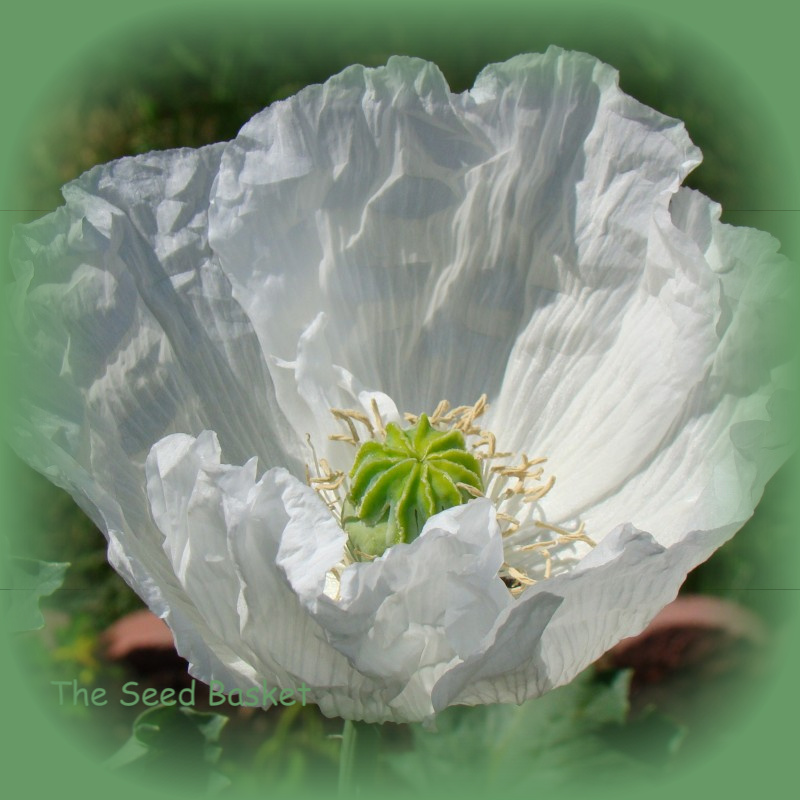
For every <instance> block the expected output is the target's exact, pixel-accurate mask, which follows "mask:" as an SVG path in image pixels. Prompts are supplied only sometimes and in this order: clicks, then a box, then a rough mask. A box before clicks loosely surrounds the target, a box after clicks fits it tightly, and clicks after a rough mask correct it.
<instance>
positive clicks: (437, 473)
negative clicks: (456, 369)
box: [306, 395, 595, 599]
mask: <svg viewBox="0 0 800 800" xmlns="http://www.w3.org/2000/svg"><path fill="white" fill-rule="evenodd" d="M487 408H488V403H487V398H486V395H482V396H481V397H480V398H479V399H478V401H477V402H476V403H475V404H474V405H471V406H456V407H455V408H453V407H451V406H450V404H449V403H448V402H447V401H446V400H442V401H441V402H440V403H439V404H438V405H437V406H436V409H435V410H434V411H433V412H432V413H431V414H430V415H427V414H419V415H417V414H405V415H404V418H405V420H406V422H407V423H408V425H409V427H407V428H401V427H400V426H399V425H396V424H395V423H392V422H390V423H388V424H385V421H384V419H383V418H382V416H381V413H380V411H379V409H378V406H377V403H376V401H375V400H374V399H373V400H372V402H371V409H370V410H371V412H372V413H371V415H370V414H368V413H365V412H364V411H363V410H357V409H340V408H332V409H331V413H332V415H333V417H334V418H335V419H336V420H337V421H338V422H339V423H341V425H342V426H343V427H344V428H345V429H346V430H345V431H343V432H341V433H334V434H331V435H330V436H329V439H331V440H332V441H335V442H343V443H345V444H347V445H349V446H351V447H353V448H354V449H355V450H356V454H355V460H354V462H353V466H352V468H351V469H350V471H349V472H345V471H344V470H341V469H334V468H332V467H331V465H330V464H329V463H328V462H327V461H326V460H325V459H324V458H319V459H318V458H317V454H316V451H315V450H314V446H313V444H312V443H311V439H310V437H308V444H309V448H310V450H311V453H312V455H313V468H312V467H310V466H308V465H307V466H306V480H307V481H308V484H309V485H310V486H312V487H313V488H314V489H315V490H316V491H317V493H318V494H319V496H320V498H321V499H322V500H323V501H324V502H325V504H326V505H327V506H328V508H329V509H330V510H331V513H332V514H333V516H334V517H335V518H336V521H337V522H338V523H339V524H340V525H341V526H342V527H343V528H344V530H345V531H346V532H347V534H348V539H349V546H348V547H347V551H346V553H344V554H343V558H342V561H341V563H340V564H338V565H337V566H336V567H334V568H333V569H332V570H331V571H330V574H329V578H330V581H329V583H330V586H326V590H325V591H326V593H329V595H330V596H331V597H332V598H334V599H336V598H337V597H338V588H337V587H338V586H339V582H340V578H341V573H342V571H343V570H344V569H346V568H347V566H348V565H349V564H351V563H352V562H354V561H364V560H371V559H373V558H376V557H377V556H379V555H381V554H382V553H383V552H385V551H386V549H387V548H388V547H391V546H392V545H395V544H399V543H401V542H410V541H413V540H414V539H415V538H416V537H417V536H419V534H420V533H421V531H422V528H423V526H424V525H425V522H426V521H427V520H428V519H429V518H430V517H432V516H433V515H434V514H437V513H438V512H440V511H444V510H445V509H447V508H452V507H453V506H457V505H461V504H462V503H464V502H466V501H467V500H469V499H470V497H487V498H488V499H489V500H490V501H491V502H492V504H493V505H494V507H495V512H496V517H497V523H498V525H499V527H500V532H501V534H502V537H503V550H504V553H505V563H504V564H503V566H502V568H501V569H500V573H499V575H500V577H501V578H502V579H503V581H504V582H505V583H506V585H507V586H508V588H509V590H510V592H511V593H512V594H513V595H515V596H516V595H519V594H521V593H522V592H524V591H525V589H526V587H528V586H531V585H532V584H535V583H536V582H537V581H539V580H542V579H546V578H549V577H551V576H552V575H553V574H556V573H560V572H563V571H564V570H567V569H569V568H570V566H571V565H573V564H575V563H576V562H577V561H579V560H580V558H582V556H583V555H585V553H586V552H587V551H588V549H591V548H592V547H594V546H595V542H594V541H593V540H592V539H591V538H590V537H589V536H588V535H587V534H586V530H585V527H584V524H583V522H580V521H579V520H574V521H569V522H567V523H566V526H564V525H562V524H554V523H552V522H549V521H547V519H546V516H545V513H544V508H543V507H542V504H541V501H542V499H543V498H544V497H545V496H546V495H547V494H548V493H549V492H550V490H551V489H552V488H553V485H554V483H555V477H554V476H553V475H551V476H550V477H549V478H546V479H545V477H544V467H543V466H542V465H543V464H544V463H545V462H546V461H547V459H545V458H528V456H527V455H526V454H525V453H522V454H519V455H515V454H513V453H510V452H501V451H500V450H498V449H497V441H496V437H495V435H494V434H493V433H492V432H491V431H489V430H486V429H484V428H482V427H481V425H480V424H479V423H478V420H479V419H480V418H481V417H482V416H483V414H484V413H485V411H486V409H487ZM362 440H363V441H362Z"/></svg>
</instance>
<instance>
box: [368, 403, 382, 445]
mask: <svg viewBox="0 0 800 800" xmlns="http://www.w3.org/2000/svg"><path fill="white" fill-rule="evenodd" d="M370 407H371V408H372V416H373V417H375V430H376V431H377V433H378V436H379V437H380V438H381V439H385V438H386V426H385V425H384V424H383V417H381V412H380V410H379V409H378V401H377V400H376V399H375V398H374V397H373V398H372V399H371V400H370Z"/></svg>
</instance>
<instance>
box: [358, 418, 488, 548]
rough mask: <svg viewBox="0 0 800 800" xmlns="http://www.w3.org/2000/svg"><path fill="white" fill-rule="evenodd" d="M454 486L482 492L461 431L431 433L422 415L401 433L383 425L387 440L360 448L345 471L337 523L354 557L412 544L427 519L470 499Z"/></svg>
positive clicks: (475, 461)
mask: <svg viewBox="0 0 800 800" xmlns="http://www.w3.org/2000/svg"><path fill="white" fill-rule="evenodd" d="M458 484H463V485H464V486H470V487H472V488H473V489H475V490H476V491H477V492H483V480H482V479H481V470H480V464H479V462H478V459H477V458H476V457H475V456H474V455H472V453H469V452H467V449H466V443H465V441H464V435H463V434H462V433H461V431H458V430H454V429H451V430H447V431H439V430H436V429H434V428H433V427H431V424H430V421H429V420H428V417H427V416H426V415H425V414H423V415H422V416H420V418H419V421H418V422H417V424H416V425H413V426H412V427H410V428H407V429H406V430H402V429H401V428H399V427H398V426H397V425H394V424H391V423H390V424H389V425H387V426H386V439H385V440H384V441H383V442H375V441H370V442H366V443H365V444H363V445H362V446H361V447H360V448H359V450H358V453H357V454H356V460H355V463H354V464H353V468H352V470H351V471H350V494H349V495H348V497H347V500H346V501H345V505H344V515H343V520H342V523H343V525H344V529H345V530H346V531H347V533H348V535H349V537H350V545H351V550H352V552H353V554H354V556H356V557H357V558H358V557H359V556H379V555H381V554H382V553H383V552H384V551H385V550H386V548H387V547H390V546H391V545H393V544H398V543H400V542H410V541H413V540H414V539H416V538H417V536H419V534H420V531H421V530H422V527H423V526H424V525H425V522H426V521H427V520H428V519H429V518H430V517H432V516H433V515H434V514H438V513H439V512H440V511H444V510H445V509H446V508H452V507H453V506H458V505H461V504H462V503H464V502H466V501H467V500H469V499H470V497H472V494H471V493H470V491H469V490H468V489H466V488H464V487H463V486H459V485H458Z"/></svg>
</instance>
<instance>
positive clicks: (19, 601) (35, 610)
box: [3, 558, 69, 632]
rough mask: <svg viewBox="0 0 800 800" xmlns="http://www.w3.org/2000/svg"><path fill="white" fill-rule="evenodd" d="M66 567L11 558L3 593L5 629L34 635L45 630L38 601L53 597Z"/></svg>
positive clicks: (54, 563)
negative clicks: (40, 630)
mask: <svg viewBox="0 0 800 800" xmlns="http://www.w3.org/2000/svg"><path fill="white" fill-rule="evenodd" d="M68 566H69V564H61V563H57V562H48V561H36V560H34V559H31V558H10V559H9V560H8V563H7V570H6V581H5V583H6V589H5V591H4V592H3V598H4V599H3V606H4V609H3V610H4V612H5V620H6V629H7V630H10V631H15V632H19V631H35V630H38V629H39V628H43V627H44V617H43V616H42V612H41V611H40V610H39V600H40V598H42V597H47V596H48V595H51V594H53V592H54V591H55V590H56V589H58V587H59V586H61V584H62V583H63V582H64V575H65V574H66V571H67V567H68Z"/></svg>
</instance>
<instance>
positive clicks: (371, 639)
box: [278, 500, 511, 682]
mask: <svg viewBox="0 0 800 800" xmlns="http://www.w3.org/2000/svg"><path fill="white" fill-rule="evenodd" d="M299 511H300V509H299V507H298V513H297V515H296V516H295V518H294V519H292V520H291V521H290V523H289V525H287V527H286V530H285V532H284V539H283V542H282V545H281V552H280V553H279V556H278V563H279V564H280V565H281V566H283V568H284V569H285V570H286V574H287V577H288V578H289V581H290V582H291V583H292V586H293V588H294V589H295V591H297V592H298V594H299V595H300V597H301V598H302V600H303V602H304V603H305V604H306V606H307V607H308V608H309V610H310V611H311V613H312V614H313V615H314V617H315V618H316V619H317V620H318V621H319V622H320V624H321V625H322V626H323V627H324V628H325V633H326V637H327V639H328V641H330V642H331V643H332V644H333V645H334V646H335V647H336V648H337V649H338V650H339V651H340V652H342V653H344V654H345V655H347V657H348V659H349V660H350V661H351V663H352V664H353V665H354V666H355V667H356V668H357V669H358V670H359V671H360V672H363V673H365V674H369V675H374V676H376V677H380V678H383V679H390V680H397V679H399V680H401V681H404V682H405V681H408V680H410V679H412V678H413V676H414V674H415V672H416V671H417V670H419V669H420V668H421V667H430V666H433V665H435V664H446V663H447V662H449V661H450V660H451V659H453V658H456V657H458V658H463V657H466V656H467V655H469V654H470V653H471V652H472V651H473V650H474V649H475V647H476V646H477V645H478V644H479V643H480V641H481V639H482V638H483V636H484V635H485V633H486V632H487V631H488V630H490V629H491V628H492V626H493V625H494V622H495V620H496V618H497V615H498V613H499V612H500V611H501V610H502V609H504V608H505V607H506V606H508V605H510V603H511V597H510V595H509V593H508V591H507V590H506V588H505V587H504V585H503V583H502V581H501V580H500V578H499V577H498V575H497V571H498V570H499V568H500V566H501V564H502V563H503V547H502V542H501V538H500V532H499V529H498V527H497V522H496V520H495V518H494V511H493V508H492V506H491V504H490V503H489V502H488V501H487V500H474V501H472V502H470V503H468V504H467V505H464V506H459V507H456V508H452V509H449V510H447V511H443V512H441V513H440V514H437V515H435V516H433V517H431V518H430V519H429V520H428V521H427V522H426V524H425V527H424V528H423V531H422V533H421V535H420V536H419V537H418V538H417V539H415V540H414V541H413V542H411V543H410V544H401V545H396V546H394V547H392V548H390V549H389V550H387V551H386V553H385V554H384V555H383V556H381V557H380V558H377V559H375V560H374V561H371V562H364V563H357V564H351V565H350V566H348V567H347V568H346V569H345V570H344V573H343V575H342V579H341V587H340V591H339V597H338V599H337V600H331V598H329V597H328V596H326V595H325V594H324V583H325V573H326V571H327V570H328V569H330V568H331V567H332V566H334V564H335V563H336V561H337V560H339V558H340V557H341V549H342V545H343V538H342V536H343V534H342V532H341V530H337V528H338V526H336V525H335V523H333V520H330V522H331V523H333V524H326V523H325V521H324V520H323V521H321V522H318V523H317V524H315V525H314V527H313V528H311V525H310V523H311V519H310V518H309V516H308V515H305V516H302V515H301V514H300V513H299ZM329 519H330V517H329ZM311 530H313V534H311V533H310V531H311ZM315 551H316V554H315V555H312V554H314V553H315ZM320 552H328V553H329V554H330V555H329V556H328V558H327V560H325V559H320V558H319V553H320ZM301 554H302V556H301Z"/></svg>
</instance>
